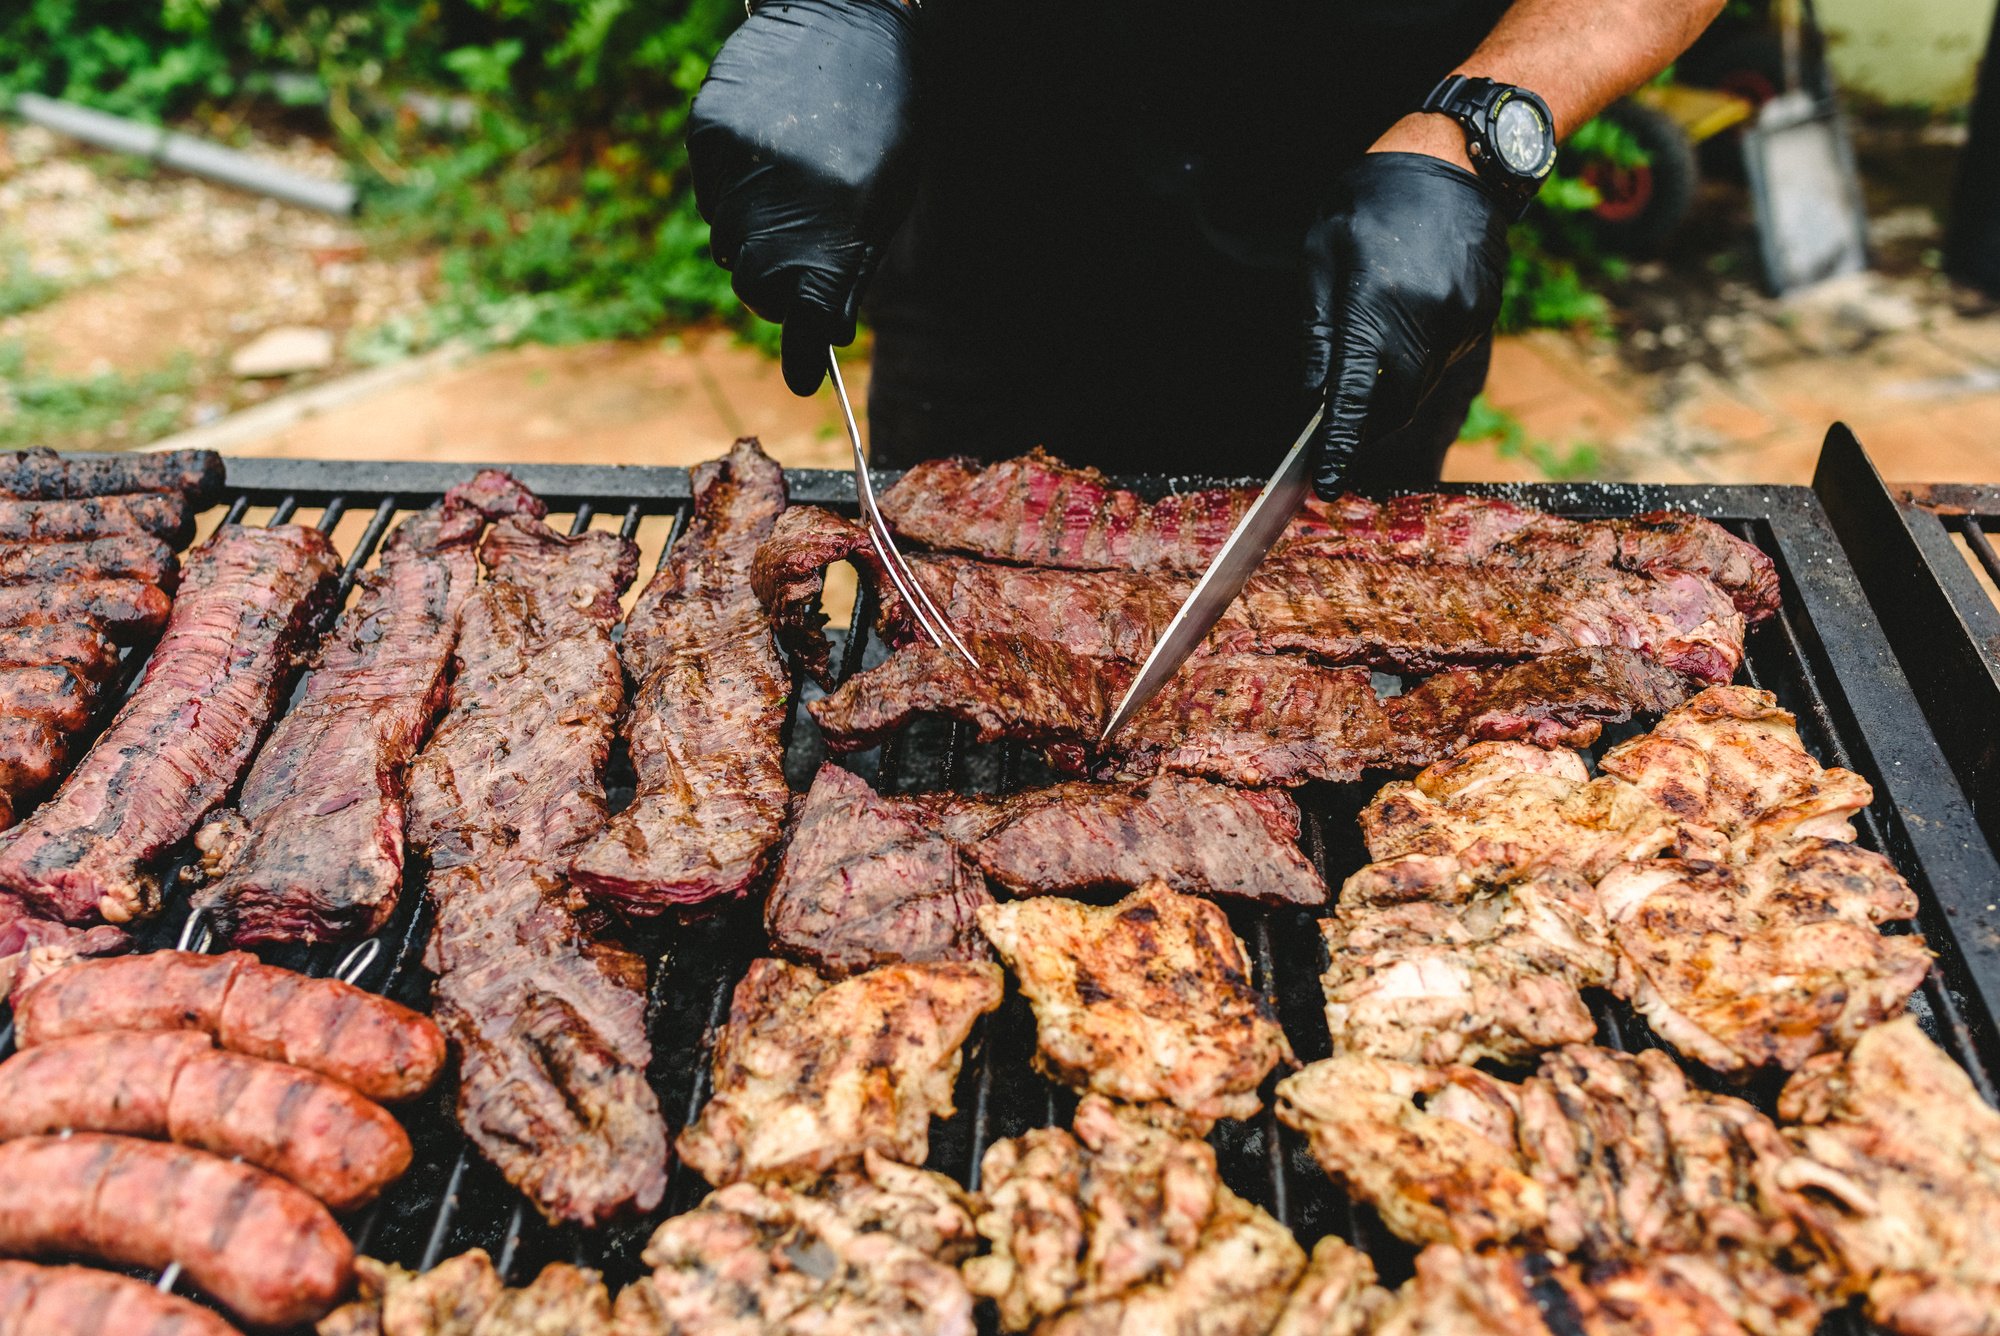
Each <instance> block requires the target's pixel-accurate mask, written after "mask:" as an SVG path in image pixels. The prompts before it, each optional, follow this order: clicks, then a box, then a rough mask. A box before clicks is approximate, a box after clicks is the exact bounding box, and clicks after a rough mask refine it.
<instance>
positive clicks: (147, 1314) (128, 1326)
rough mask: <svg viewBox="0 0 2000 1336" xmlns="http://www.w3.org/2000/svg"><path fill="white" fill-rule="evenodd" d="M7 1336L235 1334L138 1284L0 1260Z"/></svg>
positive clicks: (0, 1315)
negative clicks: (88, 1333) (79, 1333)
mask: <svg viewBox="0 0 2000 1336" xmlns="http://www.w3.org/2000/svg"><path fill="white" fill-rule="evenodd" d="M0 1331H5V1332H6V1333H7V1336H74V1333H78V1332H90V1333H92V1336H237V1331H236V1328H234V1327H232V1326H230V1325H229V1324H228V1323H227V1322H225V1321H223V1320H222V1319H221V1318H220V1317H218V1316H217V1315H216V1314H214V1313H212V1312H210V1311H209V1310H208V1309H206V1308H203V1307H202V1306H201V1305H200V1304H197V1303H192V1302H190V1301H189V1300H186V1299H183V1298H181V1297H180V1296H179V1295H177V1294H162V1293H160V1292H159V1291H158V1290H156V1289H154V1288H153V1287H152V1286H151V1285H148V1284H147V1283H146V1282H145V1281H143V1280H134V1279H132V1277H130V1276H120V1275H116V1274H114V1273H112V1272H109V1271H98V1270H95V1269H93V1268H91V1267H86V1266H37V1265H36V1264H35V1263H33V1262H0Z"/></svg>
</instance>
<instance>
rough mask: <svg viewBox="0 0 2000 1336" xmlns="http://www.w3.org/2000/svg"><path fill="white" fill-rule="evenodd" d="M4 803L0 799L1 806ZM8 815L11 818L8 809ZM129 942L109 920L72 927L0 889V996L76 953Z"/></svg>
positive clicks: (107, 951)
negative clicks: (31, 908) (46, 915)
mask: <svg viewBox="0 0 2000 1336" xmlns="http://www.w3.org/2000/svg"><path fill="white" fill-rule="evenodd" d="M6 806H7V804H6V802H5V800H4V799H0V808H5V807H6ZM8 819H9V821H11V820H12V814H11V810H10V811H9V816H8ZM131 944H132V943H131V939H130V938H129V937H127V936H126V935H125V933H124V931H123V930H121V929H118V928H114V927H111V926H110V925H109V924H99V925H98V926H97V927H94V928H72V927H70V926H69V925H68V924H67V923H58V922H56V921H55V920H54V919H46V918H42V917H40V916H39V915H37V914H35V913H33V912H32V911H31V910H29V909H28V907H27V906H26V905H24V904H22V903H21V901H20V898H19V897H17V896H13V895H9V894H7V893H6V892H5V891H0V996H8V995H14V996H18V993H17V991H16V990H17V989H18V988H23V987H26V986H27V985H28V984H31V983H34V982H35V981H36V980H38V979H40V978H42V977H43V976H44V975H46V974H47V973H49V972H50V971H52V970H56V969H60V968H61V967H62V966H63V965H66V964H68V963H69V962H70V961H72V960H74V959H76V958H77V957H78V956H101V955H112V954H115V953H117V952H119V951H123V950H125V949H126V948H127V947H129V946H130V945H131Z"/></svg>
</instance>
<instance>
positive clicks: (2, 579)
mask: <svg viewBox="0 0 2000 1336" xmlns="http://www.w3.org/2000/svg"><path fill="white" fill-rule="evenodd" d="M179 576H180V562H179V560H178V559H176V558H175V556H174V550H173V549H172V548H171V547H168V546H167V545H166V544H165V543H163V542H161V541H160V540H159V539H157V538H155V537H153V536H152V535H150V534H120V535H118V536H116V537H111V538H91V539H86V540H82V541H79V542H71V543H30V544H23V545H20V546H11V547H0V585H32V584H58V583H60V584H72V583H77V582H82V581H95V580H138V581H142V582H144V583H146V584H150V585H158V586H159V587H160V588H162V589H165V590H171V589H173V587H174V582H175V581H176V580H177V579H178V578H179Z"/></svg>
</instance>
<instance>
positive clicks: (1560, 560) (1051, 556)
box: [882, 450, 1778, 621]
mask: <svg viewBox="0 0 2000 1336" xmlns="http://www.w3.org/2000/svg"><path fill="white" fill-rule="evenodd" d="M1255 499H1256V493H1255V491H1254V490H1251V489H1245V488H1213V489H1209V490H1205V491H1194V492H1182V493H1174V494H1170V495H1168V496H1165V497H1162V498H1161V499H1159V500H1158V501H1153V502H1146V501H1142V500H1141V499H1140V498H1139V497H1138V496H1137V495H1136V494H1135V493H1132V492H1129V491H1124V490H1122V489H1119V488H1116V487H1113V486H1112V485H1111V482H1110V480H1109V479H1107V478H1106V477H1105V476H1104V475H1103V474H1101V473H1099V472H1098V471H1097V470H1095V469H1079V468H1072V467H1070V466H1068V465H1066V464H1064V463H1062V462H1061V461H1060V460H1057V459H1055V458H1053V457H1051V456H1050V455H1048V454H1046V453H1044V452H1043V451H1041V450H1034V451H1031V452H1029V453H1028V454H1026V455H1023V456H1021V457H1019V458H1016V459H1010V460H1005V461H1002V462H1000V463H998V464H993V465H991V466H989V467H986V468H984V469H980V468H976V467H974V466H973V465H971V464H968V463H966V462H965V461H962V460H932V461H927V462H925V463H922V464H919V465H917V466H916V467H915V468H912V469H911V470H910V471H909V472H908V473H906V474H905V475H904V476H903V478H902V479H901V480H900V481H899V482H898V483H897V484H896V485H895V486H894V487H891V488H890V489H889V490H888V491H887V492H885V493H884V494H883V496H882V510H883V513H884V514H885V515H886V516H887V517H888V518H889V521H890V523H891V524H893V525H894V526H895V528H896V532H897V534H898V535H899V536H901V537H905V538H910V539H914V540H916V541H918V542H921V543H924V544H926V545H928V546H930V547H935V548H939V549H944V550H949V551H955V552H968V553H972V554H974V555H977V556H983V557H989V558H992V559H995V560H999V561H1009V562H1018V563H1021V564H1025V565H1035V566H1048V567H1056V568H1060V569H1069V570H1120V569H1124V570H1179V571H1188V572H1200V571H1202V570H1205V569H1206V568H1207V566H1208V563H1209V562H1210V561H1211V560H1213V559H1214V557H1215V554H1216V552H1217V551H1219V550H1220V549H1221V547H1222V544H1223V543H1224V542H1226V541H1227V540H1228V538H1229V535H1230V533H1231V532H1232V531H1233V530H1234V529H1235V526H1236V522H1237V520H1239V519H1241V518H1242V516H1243V513H1244V511H1246V510H1247V509H1248V508H1249V506H1250V504H1251V502H1253V501H1254V500H1255ZM1281 542H1282V545H1283V546H1284V547H1288V548H1298V549H1304V550H1308V551H1310V552H1311V553H1313V554H1314V555H1315V556H1318V557H1321V558H1329V557H1338V558H1344V559H1349V560H1360V561H1378V562H1380V561H1396V562H1403V563H1413V562H1423V563H1433V564H1439V565H1459V566H1481V567H1493V566H1503V565H1527V566H1534V565H1540V566H1558V565H1572V566H1573V565H1580V564H1590V565H1595V566H1598V567H1600V568H1604V567H1621V568H1625V569H1629V570H1638V571H1645V572H1649V573H1659V572H1666V571H1675V572H1680V571H1685V572H1689V573H1692V574H1696V575H1700V576H1703V577H1705V578H1707V579H1709V580H1710V581H1712V582H1713V583H1714V584H1716V585H1717V586H1719V587H1720V588H1722V589H1725V590H1728V591H1729V593H1730V595H1731V596H1732V598H1733V599H1734V600H1735V602H1736V605H1737V607H1738V609H1739V610H1740V611H1741V612H1742V613H1743V615H1744V616H1746V617H1748V618H1750V619H1751V620H1753V621H1756V620H1761V619H1762V618H1763V617H1765V616H1768V615H1769V614H1770V613H1771V612H1774V611H1776V609H1777V602H1778V581H1777V573H1776V569H1775V568H1774V566H1773V565H1772V563H1771V560H1770V558H1769V557H1767V556H1765V555H1764V554H1763V553H1762V552H1761V551H1759V550H1758V549H1757V548H1756V547H1754V546H1752V545H1751V544H1749V543H1746V542H1744V541H1742V540H1741V539H1739V538H1736V537H1734V536H1733V535H1731V534H1729V533H1728V532H1727V531H1725V530H1724V529H1722V528H1721V527H1720V526H1718V525H1716V524H1714V523H1712V522H1711V521H1708V520H1704V519H1698V518H1696V517H1694V516H1691V515H1680V514H1673V513H1668V512H1656V513H1653V514H1648V515H1642V516H1639V517H1637V518H1634V519H1628V520H1601V521H1576V520H1565V519H1561V518H1558V517H1556V516H1553V515H1545V514H1542V513H1541V512H1538V511H1534V510H1529V509H1526V508H1524V507H1521V506H1516V505H1514V504H1512V503H1511V502H1507V501H1501V500H1497V499H1493V498H1484V497H1469V496H1442V495H1435V494H1431V495H1418V496H1406V497H1396V498H1393V499H1391V500H1388V501H1383V502H1375V501H1370V500H1367V499H1365V498H1362V497H1357V496H1343V497H1340V498H1339V499H1338V500H1336V501H1333V502H1318V501H1309V502H1308V503H1307V505H1306V509H1305V511H1304V512H1303V513H1302V514H1301V515H1300V516H1299V518H1298V519H1296V520H1295V521H1293V523H1292V526H1291V528H1290V530H1289V531H1288V532H1287V534H1286V536H1285V538H1284V539H1283V540H1281Z"/></svg>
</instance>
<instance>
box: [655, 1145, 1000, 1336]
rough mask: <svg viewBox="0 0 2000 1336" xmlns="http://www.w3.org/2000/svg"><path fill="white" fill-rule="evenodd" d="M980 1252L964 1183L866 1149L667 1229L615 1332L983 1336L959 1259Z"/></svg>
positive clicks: (729, 1194)
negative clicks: (850, 1165)
mask: <svg viewBox="0 0 2000 1336" xmlns="http://www.w3.org/2000/svg"><path fill="white" fill-rule="evenodd" d="M976 1244H977V1236H976V1235H975V1234H974V1232H973V1224H972V1213H971V1209H970V1203H969V1201H968V1200H967V1198H966V1196H965V1194H964V1193H963V1192H962V1191H960V1190H959V1187H958V1185H957V1184H955V1183H953V1182H952V1181H951V1180H950V1179H948V1178H945V1177H944V1176H943V1175H941V1174H934V1173H929V1172H927V1171H925V1170H922V1169H911V1168H908V1167H907V1166H904V1165H900V1164H896V1163H893V1162H892V1161H890V1160H888V1159H886V1158H884V1157H882V1156H880V1155H876V1154H875V1153H873V1152H869V1153H867V1154H865V1155H864V1156H863V1157H862V1164H861V1171H860V1172H859V1173H842V1174H836V1175H833V1176H831V1177H827V1178H823V1179H820V1180H818V1181H817V1182H816V1183H815V1184H813V1185H812V1186H810V1187H798V1188H794V1187H787V1186H783V1185H780V1184H777V1183H734V1184H731V1185H730V1186H728V1187H725V1188H722V1189H720V1190H719V1191H716V1192H713V1193H710V1194H709V1195H708V1197H707V1198H706V1199H704V1200H703V1201H702V1203H701V1204H700V1205H699V1206H697V1207H695V1208H694V1209H693V1210H691V1211H688V1212H686V1213H685V1214H682V1215H677V1216H674V1217H673V1218H672V1219H669V1220H667V1221H665V1222H664V1223H662V1224H661V1225H660V1227H659V1229H658V1230H656V1231H655V1232H654V1234H653V1237H652V1241H651V1242H649V1243H648V1244H647V1245H646V1251H645V1253H644V1255H643V1256H644V1260H645V1262H646V1265H648V1266H649V1267H651V1268H653V1270H652V1274H650V1275H648V1276H644V1277H642V1278H641V1279H640V1280H638V1281H637V1282H636V1283H634V1284H632V1285H630V1286H628V1287H627V1288H626V1289H625V1291H624V1292H623V1293H622V1294H620V1295H619V1296H618V1310H617V1311H618V1328H617V1329H618V1333H619V1336H679V1334H680V1333H684V1332H703V1333H715V1334H716V1336H760V1334H761V1333H765V1332H801V1333H803V1332H808V1331H811V1332H824V1333H827V1334H828V1336H833V1333H844V1332H869V1333H882V1334H883V1336H973V1331H974V1326H973V1320H972V1296H971V1295H970V1294H969V1293H967V1291H966V1287H965V1282H964V1281H962V1280H961V1279H960V1278H959V1273H958V1269H957V1263H958V1262H959V1261H960V1260H961V1259H962V1258H964V1257H965V1256H966V1255H967V1254H969V1253H971V1252H972V1251H973V1249H974V1247H975V1246H976Z"/></svg>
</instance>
